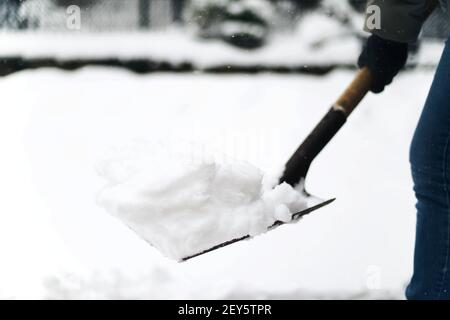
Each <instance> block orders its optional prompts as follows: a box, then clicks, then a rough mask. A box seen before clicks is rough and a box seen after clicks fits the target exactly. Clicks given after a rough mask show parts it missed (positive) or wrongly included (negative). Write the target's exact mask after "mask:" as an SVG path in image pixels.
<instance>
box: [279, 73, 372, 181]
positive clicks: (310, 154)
mask: <svg viewBox="0 0 450 320" xmlns="http://www.w3.org/2000/svg"><path fill="white" fill-rule="evenodd" d="M371 83H372V77H371V74H370V71H369V69H368V68H363V69H361V70H359V72H358V73H357V74H356V76H355V78H354V80H353V82H352V83H351V84H350V86H349V87H348V88H347V90H345V92H344V93H343V94H342V95H341V96H340V97H339V99H338V100H337V101H336V103H335V104H334V105H333V106H332V107H331V109H330V110H329V111H328V113H327V114H326V115H325V117H323V118H322V120H321V121H320V122H319V124H318V125H317V126H316V127H315V128H314V130H313V131H312V132H311V133H310V134H309V136H308V137H307V138H306V139H305V141H304V142H303V143H302V144H301V145H300V147H299V148H298V149H297V151H295V153H294V154H293V156H292V157H291V158H290V159H289V161H288V162H287V163H286V167H285V170H284V173H283V176H282V177H281V178H280V183H283V182H286V183H288V184H290V185H291V186H296V185H297V184H298V183H299V182H300V181H302V180H303V179H305V178H306V174H307V173H308V170H309V167H310V166H311V163H312V161H313V160H314V158H315V157H316V156H317V155H318V154H319V153H320V152H321V151H322V149H323V148H324V147H325V146H326V145H327V144H328V142H330V141H331V139H333V137H334V136H335V135H336V133H337V132H338V131H339V129H340V128H342V126H343V125H344V124H345V122H346V120H347V117H348V116H349V115H350V114H351V113H352V111H353V110H354V109H355V108H356V107H357V106H358V104H359V103H360V102H361V100H362V99H363V98H364V97H365V95H366V94H367V92H369V90H370V87H371Z"/></svg>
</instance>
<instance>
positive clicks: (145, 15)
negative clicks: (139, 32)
mask: <svg viewBox="0 0 450 320" xmlns="http://www.w3.org/2000/svg"><path fill="white" fill-rule="evenodd" d="M139 27H140V28H141V29H148V28H149V27H150V0H139Z"/></svg>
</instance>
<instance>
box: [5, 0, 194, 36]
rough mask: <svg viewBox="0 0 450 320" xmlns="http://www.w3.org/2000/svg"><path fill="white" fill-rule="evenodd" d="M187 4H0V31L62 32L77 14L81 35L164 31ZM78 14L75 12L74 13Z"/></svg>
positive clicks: (103, 0)
mask: <svg viewBox="0 0 450 320" xmlns="http://www.w3.org/2000/svg"><path fill="white" fill-rule="evenodd" d="M187 1H188V0H126V1H124V0H2V1H0V28H9V29H28V30H41V31H66V30H67V29H70V28H67V23H68V20H70V19H71V18H72V17H73V15H75V14H78V17H77V18H78V19H79V20H80V28H79V30H81V31H83V30H84V31H133V30H140V29H155V28H164V27H167V26H169V25H171V24H172V23H174V22H177V21H180V20H181V17H182V11H183V8H184V5H185V4H186V3H187ZM76 10H79V12H76Z"/></svg>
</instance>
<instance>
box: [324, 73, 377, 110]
mask: <svg viewBox="0 0 450 320" xmlns="http://www.w3.org/2000/svg"><path fill="white" fill-rule="evenodd" d="M371 86H372V75H371V73H370V70H369V68H367V67H364V68H362V69H360V70H359V71H358V73H357V74H356V76H355V78H354V79H353V81H352V83H350V85H349V86H348V87H347V89H346V90H345V91H344V93H343V94H342V95H341V96H340V97H339V99H337V101H336V102H335V104H334V105H333V107H334V108H335V109H337V110H341V111H343V112H344V113H345V115H346V116H347V117H348V116H349V115H350V113H352V111H353V110H355V108H356V106H358V104H359V103H360V102H361V100H362V99H363V98H364V96H365V95H366V94H367V93H368V92H369V90H370V87H371Z"/></svg>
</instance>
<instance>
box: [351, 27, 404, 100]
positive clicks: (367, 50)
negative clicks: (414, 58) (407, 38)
mask: <svg viewBox="0 0 450 320" xmlns="http://www.w3.org/2000/svg"><path fill="white" fill-rule="evenodd" d="M407 58H408V44H407V43H401V42H396V41H391V40H385V39H383V38H380V37H378V36H376V35H371V36H370V37H369V39H367V43H366V45H365V46H364V49H363V51H362V53H361V55H360V56H359V59H358V66H359V67H360V68H362V67H368V68H369V69H370V71H371V73H372V77H373V82H372V87H371V89H370V91H372V92H374V93H380V92H382V91H383V90H384V87H385V86H387V85H388V84H390V83H391V82H392V80H393V79H394V77H395V76H396V75H397V73H398V72H399V71H400V70H401V69H402V68H403V67H404V66H405V64H406V60H407Z"/></svg>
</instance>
